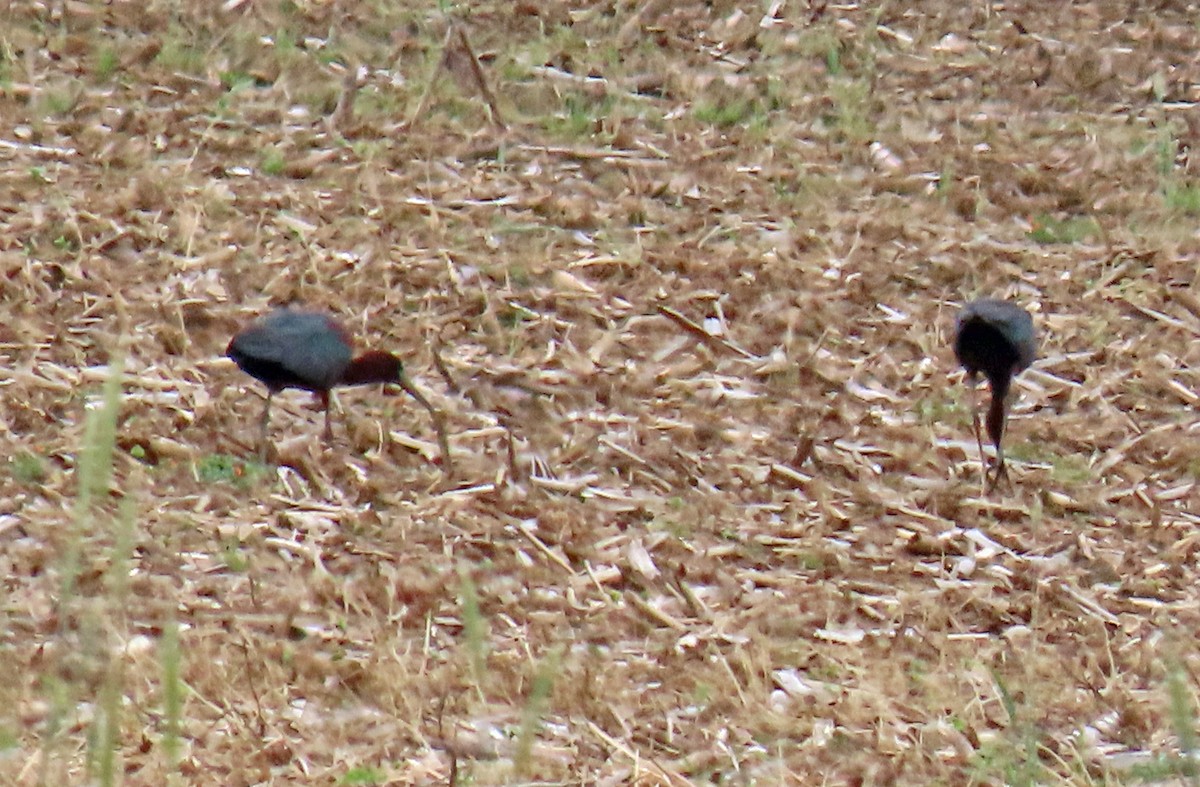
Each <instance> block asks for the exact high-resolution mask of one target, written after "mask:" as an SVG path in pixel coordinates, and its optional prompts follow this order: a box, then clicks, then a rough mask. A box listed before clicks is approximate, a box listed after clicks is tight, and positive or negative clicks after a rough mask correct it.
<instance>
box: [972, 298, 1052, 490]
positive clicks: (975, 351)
mask: <svg viewBox="0 0 1200 787" xmlns="http://www.w3.org/2000/svg"><path fill="white" fill-rule="evenodd" d="M1036 350H1037V344H1036V339H1035V337H1034V333H1033V318H1032V317H1030V316H1029V312H1027V311H1025V310H1024V309H1022V308H1021V307H1020V306H1017V305H1016V304H1015V303H1011V302H1009V301H1001V300H997V299H995V298H980V299H979V300H975V301H971V302H970V303H968V304H967V305H966V306H964V307H963V308H962V311H960V312H959V313H958V319H957V320H956V321H955V326H954V354H955V355H956V356H957V357H958V362H959V363H960V364H962V366H963V368H964V369H966V370H967V382H968V383H969V385H970V387H971V423H972V426H974V428H975V443H976V444H977V445H978V446H979V457H980V461H981V462H983V480H984V483H985V485H986V491H987V492H989V493H990V492H991V491H992V490H994V489H995V488H996V485H997V484H999V483H1000V479H1002V478H1003V479H1005V480H1007V479H1008V470H1007V469H1006V468H1005V466H1004V450H1003V449H1002V448H1001V447H1000V441H1001V439H1002V438H1003V437H1004V423H1005V420H1006V418H1007V409H1008V392H1009V388H1010V386H1011V384H1012V378H1013V375H1015V374H1017V373H1018V372H1020V371H1022V370H1024V369H1026V368H1028V367H1029V365H1030V364H1031V363H1033V358H1034V354H1035V353H1036ZM981 372H982V373H983V375H984V376H985V377H987V379H988V384H989V386H990V387H991V389H992V401H991V404H990V405H989V407H988V413H987V432H988V436H989V437H990V438H992V444H993V445H995V446H996V467H995V472H994V474H993V475H992V477H991V479H990V480H989V478H988V469H987V460H986V459H985V458H984V456H983V439H982V438H981V437H980V434H979V409H978V404H977V401H976V395H975V386H976V384H977V382H978V376H979V374H980V373H981Z"/></svg>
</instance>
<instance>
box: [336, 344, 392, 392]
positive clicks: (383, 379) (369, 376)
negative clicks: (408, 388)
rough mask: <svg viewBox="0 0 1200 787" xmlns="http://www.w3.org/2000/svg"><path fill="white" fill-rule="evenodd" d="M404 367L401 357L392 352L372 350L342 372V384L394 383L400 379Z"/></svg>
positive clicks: (356, 359) (352, 362)
mask: <svg viewBox="0 0 1200 787" xmlns="http://www.w3.org/2000/svg"><path fill="white" fill-rule="evenodd" d="M403 369H404V367H403V366H402V365H401V363H400V359H399V358H397V357H396V356H394V355H392V354H391V353H385V352H382V351H380V350H370V351H368V352H365V353H363V354H362V355H360V356H358V357H357V358H355V359H354V360H353V361H351V362H350V365H349V366H347V367H346V371H344V372H342V379H341V384H342V385H368V384H370V383H394V382H396V381H397V380H398V379H400V374H401V372H402V371H403Z"/></svg>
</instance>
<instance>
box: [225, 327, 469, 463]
mask: <svg viewBox="0 0 1200 787" xmlns="http://www.w3.org/2000/svg"><path fill="white" fill-rule="evenodd" d="M353 346H354V345H353V339H352V338H351V336H350V332H349V331H348V330H346V327H345V326H344V325H342V324H341V323H339V322H338V321H337V320H335V319H334V318H333V317H331V316H330V315H328V314H321V313H319V312H312V311H304V310H300V309H290V308H289V309H276V310H275V311H273V312H271V313H270V314H268V315H267V316H266V317H263V318H262V319H260V320H258V321H257V322H254V323H251V324H250V325H248V326H246V327H245V328H243V329H242V330H240V331H238V333H237V335H236V336H234V337H233V339H232V340H231V341H230V342H229V347H228V348H227V349H226V350H225V353H226V354H227V355H228V356H229V357H230V358H232V359H233V362H234V363H236V364H237V365H238V368H239V369H241V370H242V371H243V372H245V373H246V374H248V375H250V376H251V377H254V378H255V379H257V380H261V381H262V383H263V385H265V386H267V403H266V406H265V407H263V414H262V421H261V423H260V430H261V433H260V435H259V439H260V442H259V456H260V458H262V459H264V460H265V458H266V453H267V424H268V423H269V421H270V418H271V399H272V397H274V396H275V394H277V393H279V392H280V391H282V390H284V389H285V388H300V389H302V390H305V391H312V392H313V393H314V394H316V396H317V399H318V401H319V402H320V404H321V408H322V409H323V410H324V411H325V439H326V440H329V439H330V438H331V437H332V435H333V430H332V428H331V426H330V423H329V404H330V398H331V396H332V393H333V389H334V388H335V387H336V386H339V385H368V384H371V383H394V384H396V385H399V386H400V387H401V388H403V389H404V390H405V391H407V392H408V393H409V394H411V395H412V397H413V398H414V399H416V400H417V402H418V403H419V404H420V405H421V406H422V407H424V408H425V409H426V410H428V411H429V414H430V416H432V418H433V423H434V428H435V429H436V430H437V434H438V444H439V446H440V447H441V450H442V460H443V462H444V463H445V467H444V469H445V470H446V471H447V472H449V470H450V448H449V444H448V442H447V440H446V436H445V430H444V427H443V424H442V418H441V413H439V412H438V411H437V410H436V409H434V407H433V405H431V404H430V403H429V400H428V399H426V398H425V397H424V395H422V394H421V392H420V391H418V390H417V388H416V387H415V386H414V385H413V384H412V382H411V381H410V380H409V379H408V375H406V374H405V373H404V365H403V364H402V363H401V362H400V359H399V358H397V357H396V356H394V355H392V354H391V353H386V352H382V351H380V350H369V351H367V352H364V353H363V354H361V355H359V356H357V357H355V356H354V351H353Z"/></svg>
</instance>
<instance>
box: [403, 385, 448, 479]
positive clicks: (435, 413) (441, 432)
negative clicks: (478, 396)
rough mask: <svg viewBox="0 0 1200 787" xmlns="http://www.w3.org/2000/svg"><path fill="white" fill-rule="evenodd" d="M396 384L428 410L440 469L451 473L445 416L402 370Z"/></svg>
mask: <svg viewBox="0 0 1200 787" xmlns="http://www.w3.org/2000/svg"><path fill="white" fill-rule="evenodd" d="M396 384H397V385H399V386H400V387H401V388H403V389H404V390H405V391H407V392H408V394H409V395H410V396H411V397H412V398H414V399H416V400H417V404H419V405H421V406H422V407H424V408H425V409H426V410H428V411H429V416H430V418H432V419H433V429H434V431H436V432H437V439H438V448H440V449H441V451H442V470H443V472H445V473H446V475H452V474H453V472H454V465H453V463H452V460H451V459H450V441H449V440H447V439H446V419H445V417H444V416H443V415H442V413H441V411H440V410H438V409H437V408H436V407H434V406H433V405H432V404H430V403H429V400H428V399H426V398H425V395H424V394H422V393H421V392H420V391H419V390H417V387H416V386H415V385H413V383H412V381H411V380H409V379H408V375H406V374H405V373H404V372H403V371H401V372H400V377H399V379H397V380H396Z"/></svg>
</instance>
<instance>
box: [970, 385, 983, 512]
mask: <svg viewBox="0 0 1200 787" xmlns="http://www.w3.org/2000/svg"><path fill="white" fill-rule="evenodd" d="M978 384H979V378H978V377H976V376H975V375H974V374H968V375H967V385H968V387H969V388H970V390H971V427H972V428H973V429H974V430H975V445H976V446H977V447H978V448H979V465H980V468H981V472H982V473H983V485H984V488H985V490H986V488H987V477H988V467H987V457H986V456H984V453H983V435H982V432H981V431H980V425H979V392H978V391H977V390H976V387H977V386H978Z"/></svg>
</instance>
